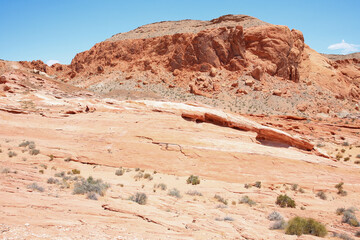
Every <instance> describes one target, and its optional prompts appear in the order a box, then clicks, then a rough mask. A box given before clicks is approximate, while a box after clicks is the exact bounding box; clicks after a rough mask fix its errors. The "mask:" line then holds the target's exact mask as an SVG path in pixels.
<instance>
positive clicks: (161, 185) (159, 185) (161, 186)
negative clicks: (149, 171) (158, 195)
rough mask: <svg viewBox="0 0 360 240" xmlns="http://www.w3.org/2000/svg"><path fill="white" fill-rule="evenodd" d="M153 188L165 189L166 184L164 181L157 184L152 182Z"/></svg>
mask: <svg viewBox="0 0 360 240" xmlns="http://www.w3.org/2000/svg"><path fill="white" fill-rule="evenodd" d="M154 188H160V189H161V190H163V191H165V190H166V189H167V186H166V184H165V183H159V184H157V185H156V184H154Z"/></svg>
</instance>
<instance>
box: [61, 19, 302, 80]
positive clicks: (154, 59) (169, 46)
mask: <svg viewBox="0 0 360 240" xmlns="http://www.w3.org/2000/svg"><path fill="white" fill-rule="evenodd" d="M303 49H304V38H303V35H302V33H301V32H300V31H297V30H292V31H290V29H289V28H288V27H286V26H274V25H265V26H259V27H253V28H248V29H247V30H245V31H244V29H243V27H242V26H237V27H221V28H215V29H208V30H203V31H201V32H199V33H196V34H193V33H179V34H174V35H166V36H160V37H156V38H147V39H131V40H129V39H127V40H120V41H116V42H110V41H106V42H102V43H99V44H96V45H95V46H94V47H93V48H91V49H90V50H89V51H85V52H82V53H79V54H77V55H76V56H75V58H74V59H73V61H72V62H71V64H70V65H69V67H68V68H69V71H68V73H67V74H68V75H69V76H70V77H71V78H74V77H76V76H79V75H92V74H98V73H103V72H108V71H112V70H114V69H118V70H121V71H132V70H142V71H146V70H152V69H153V66H156V67H158V66H159V65H160V66H162V67H163V68H165V69H167V70H168V71H174V70H175V69H181V70H183V69H185V70H189V71H201V72H205V71H209V70H210V69H211V67H215V68H225V69H227V70H229V71H239V70H240V71H244V70H248V69H253V68H255V67H257V66H261V68H260V69H262V71H264V72H266V73H268V74H269V75H271V76H278V77H281V78H284V79H289V80H293V81H299V77H300V76H299V71H298V64H299V63H300V61H301V54H302V52H303Z"/></svg>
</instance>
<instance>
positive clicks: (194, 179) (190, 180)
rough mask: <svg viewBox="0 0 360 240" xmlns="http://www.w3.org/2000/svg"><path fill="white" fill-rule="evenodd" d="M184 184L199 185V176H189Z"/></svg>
mask: <svg viewBox="0 0 360 240" xmlns="http://www.w3.org/2000/svg"><path fill="white" fill-rule="evenodd" d="M186 183H187V184H190V183H191V184H192V185H197V184H200V179H199V176H194V175H191V176H190V177H188V179H187V180H186Z"/></svg>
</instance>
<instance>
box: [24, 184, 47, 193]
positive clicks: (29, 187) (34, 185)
mask: <svg viewBox="0 0 360 240" xmlns="http://www.w3.org/2000/svg"><path fill="white" fill-rule="evenodd" d="M27 188H28V189H32V190H36V191H39V192H43V191H44V188H43V187H41V186H39V185H38V184H37V183H36V182H34V183H32V184H30V185H28V186H27Z"/></svg>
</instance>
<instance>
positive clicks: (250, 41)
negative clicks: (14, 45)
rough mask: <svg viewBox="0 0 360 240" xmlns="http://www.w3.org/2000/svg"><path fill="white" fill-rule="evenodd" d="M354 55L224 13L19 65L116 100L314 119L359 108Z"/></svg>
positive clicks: (124, 35) (154, 27)
mask: <svg viewBox="0 0 360 240" xmlns="http://www.w3.org/2000/svg"><path fill="white" fill-rule="evenodd" d="M353 56H354V57H355V58H352V59H346V60H341V59H338V58H336V59H334V58H333V57H330V56H325V55H322V54H319V53H317V52H316V51H314V50H312V49H311V48H310V47H309V46H307V45H306V44H305V41H304V36H303V34H302V33H301V32H300V31H298V30H290V29H289V28H288V27H286V26H279V25H272V24H268V23H265V22H262V21H260V20H258V19H256V18H253V17H249V16H245V15H226V16H222V17H219V18H217V19H213V20H210V21H195V20H183V21H174V22H160V23H154V24H149V25H145V26H142V27H139V28H137V29H135V30H133V31H130V32H127V33H120V34H117V35H114V36H113V37H111V38H110V39H108V40H106V41H104V42H101V43H98V44H96V45H95V46H94V47H92V48H91V49H90V50H88V51H85V52H82V53H79V54H77V55H76V56H75V58H74V59H73V60H72V62H71V64H70V65H59V64H55V65H53V66H52V67H48V66H46V65H45V64H44V63H42V62H32V63H28V62H24V63H23V65H24V66H26V67H29V68H36V69H38V70H41V71H43V72H46V73H48V74H49V75H53V76H55V77H57V78H58V79H61V80H62V81H65V82H70V83H71V84H73V85H76V86H79V87H84V88H87V89H90V90H92V91H96V92H99V93H102V94H104V95H107V96H111V97H116V98H119V99H126V98H137V97H141V98H144V97H145V98H150V99H168V100H180V101H187V100H194V99H196V101H201V102H203V103H205V104H209V105H212V106H217V107H220V108H223V109H227V110H231V111H233V112H239V113H252V114H270V115H271V114H282V113H286V114H292V115H301V116H312V117H315V116H321V115H326V116H328V115H330V116H339V115H344V114H355V113H357V112H358V109H359V103H358V101H359V98H360V83H359V81H360V80H359V79H360V74H359V60H358V58H356V56H357V55H356V54H354V55H353ZM332 59H333V60H332ZM337 59H338V60H337ZM199 96H200V97H199ZM339 100H340V101H339ZM224 103H226V104H224Z"/></svg>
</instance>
